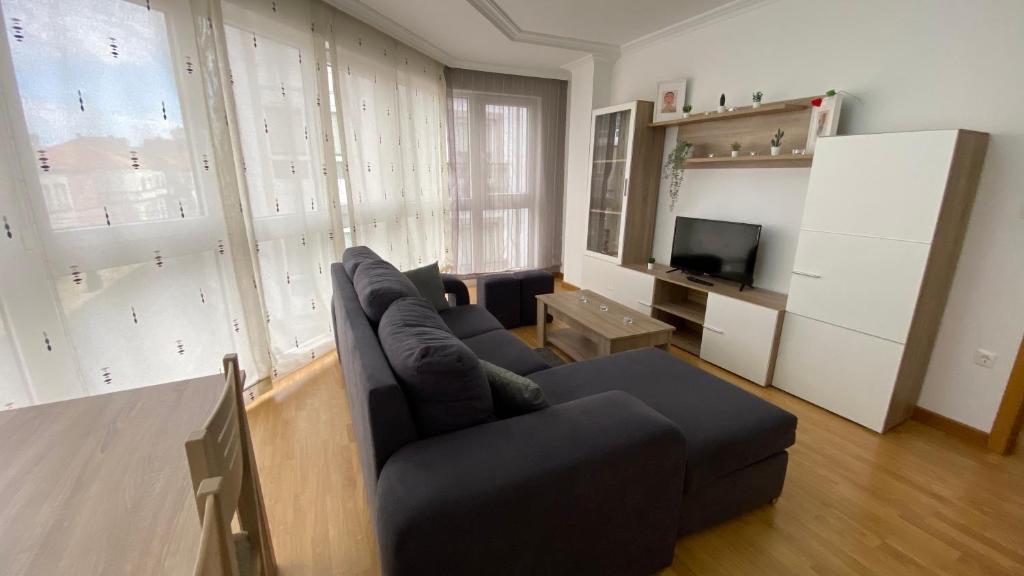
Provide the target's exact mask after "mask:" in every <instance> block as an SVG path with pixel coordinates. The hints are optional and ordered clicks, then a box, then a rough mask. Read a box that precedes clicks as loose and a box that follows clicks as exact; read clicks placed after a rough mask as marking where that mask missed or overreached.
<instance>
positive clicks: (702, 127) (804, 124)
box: [651, 96, 816, 168]
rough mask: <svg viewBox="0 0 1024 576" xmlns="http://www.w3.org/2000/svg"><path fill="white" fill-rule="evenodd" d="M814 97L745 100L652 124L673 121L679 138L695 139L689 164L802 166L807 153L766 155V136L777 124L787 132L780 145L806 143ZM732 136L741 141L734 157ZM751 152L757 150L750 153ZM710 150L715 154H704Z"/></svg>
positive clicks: (808, 158) (768, 137) (806, 163)
mask: <svg viewBox="0 0 1024 576" xmlns="http://www.w3.org/2000/svg"><path fill="white" fill-rule="evenodd" d="M814 98H816V96H808V97H806V98H796V99H793V100H783V101H781V102H770V103H767V104H762V105H761V107H760V108H757V109H754V108H753V107H752V106H744V107H742V108H737V109H736V110H733V111H732V112H722V113H718V112H709V113H706V114H697V115H694V116H691V117H689V118H685V119H679V120H672V121H670V122H657V123H654V124H651V125H652V126H656V127H659V128H665V127H668V126H675V127H676V128H677V129H678V134H677V135H676V139H677V141H678V142H682V141H684V140H685V141H688V142H692V143H693V154H694V157H693V158H692V159H690V160H687V161H686V167H687V168H806V167H808V166H810V165H811V161H812V160H813V158H812V157H811V156H804V155H801V156H793V155H790V154H786V155H783V156H770V155H769V152H770V147H771V146H770V141H771V139H772V136H773V135H775V131H776V130H779V129H780V128H781V129H782V130H784V131H785V133H786V134H785V136H784V137H783V138H782V149H783V150H786V151H789V150H793V149H795V148H804V147H806V146H807V133H808V131H809V129H810V125H811V111H812V107H811V100H813V99H814ZM733 142H738V143H739V144H740V146H741V148H740V156H739V157H737V158H733V157H732V156H731V155H730V152H731V147H732V143H733ZM750 152H757V153H758V155H757V156H750ZM709 154H714V158H708V155H709Z"/></svg>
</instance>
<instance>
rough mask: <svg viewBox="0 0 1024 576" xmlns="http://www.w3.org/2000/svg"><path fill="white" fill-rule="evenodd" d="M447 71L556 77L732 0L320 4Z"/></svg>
mask: <svg viewBox="0 0 1024 576" xmlns="http://www.w3.org/2000/svg"><path fill="white" fill-rule="evenodd" d="M328 1H329V2H331V3H332V4H334V5H335V6H337V7H338V8H341V9H342V10H345V11H346V12H348V13H350V14H352V15H353V16H355V17H357V18H360V19H361V20H364V21H365V22H367V23H368V24H370V25H372V26H375V27H377V28H379V29H380V30H382V31H383V32H386V33H388V34H390V35H392V36H394V37H396V38H398V39H399V40H401V41H403V42H405V43H407V44H410V45H412V46H413V47H414V48H417V49H419V50H421V51H422V52H424V53H426V54H427V55H429V56H431V57H433V58H435V59H437V60H439V61H441V62H443V63H444V64H447V65H449V66H454V67H462V68H474V69H479V70H489V71H494V72H508V73H513V74H526V75H535V76H550V77H558V78H564V77H567V72H566V71H565V70H564V69H563V68H562V66H564V65H566V64H568V63H570V62H572V61H574V60H578V59H580V58H582V57H584V56H586V55H588V54H605V55H610V56H614V55H616V54H617V53H618V52H619V47H620V46H621V45H622V44H625V43H628V42H631V41H633V40H636V39H638V38H641V37H644V36H647V35H649V34H652V33H655V32H658V31H659V30H663V29H665V28H667V27H670V26H673V25H676V24H678V23H680V22H686V21H691V20H694V19H699V18H700V17H702V15H707V14H708V13H709V12H713V11H715V10H716V9H718V10H722V7H723V6H726V5H729V4H738V3H739V2H738V1H736V0H328Z"/></svg>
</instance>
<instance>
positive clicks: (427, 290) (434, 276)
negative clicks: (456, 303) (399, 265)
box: [405, 262, 451, 311]
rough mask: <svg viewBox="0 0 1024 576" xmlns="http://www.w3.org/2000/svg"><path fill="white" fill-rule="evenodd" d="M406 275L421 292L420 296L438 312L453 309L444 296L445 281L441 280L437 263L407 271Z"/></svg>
mask: <svg viewBox="0 0 1024 576" xmlns="http://www.w3.org/2000/svg"><path fill="white" fill-rule="evenodd" d="M405 275H406V277H408V278H409V280H411V281H412V283H413V285H414V286H416V289H417V290H419V291H420V296H423V297H424V298H426V299H427V301H428V302H430V303H431V304H433V305H434V308H435V309H436V310H438V311H441V310H447V309H448V308H450V307H451V305H450V304H448V299H447V298H445V295H444V281H443V280H441V269H440V268H438V266H437V262H434V263H433V264H427V265H426V266H423V267H422V268H416V269H415V270H406V271H405Z"/></svg>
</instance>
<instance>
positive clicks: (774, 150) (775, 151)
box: [772, 146, 782, 156]
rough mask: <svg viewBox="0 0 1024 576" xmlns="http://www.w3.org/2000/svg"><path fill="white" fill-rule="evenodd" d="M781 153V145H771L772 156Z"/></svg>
mask: <svg viewBox="0 0 1024 576" xmlns="http://www.w3.org/2000/svg"><path fill="white" fill-rule="evenodd" d="M779 154H782V146H772V156H778V155H779Z"/></svg>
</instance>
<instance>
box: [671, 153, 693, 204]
mask: <svg viewBox="0 0 1024 576" xmlns="http://www.w3.org/2000/svg"><path fill="white" fill-rule="evenodd" d="M692 150H693V143H691V142H687V141H685V140H682V141H680V142H679V143H677V144H676V147H675V148H673V149H672V152H670V153H669V155H668V159H667V160H665V168H666V169H667V170H668V171H669V182H668V197H669V203H668V209H669V210H674V209H675V207H676V200H677V199H678V198H679V189H680V187H682V185H683V162H684V161H685V160H686V159H687V158H688V157H689V156H690V152H691V151H692Z"/></svg>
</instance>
